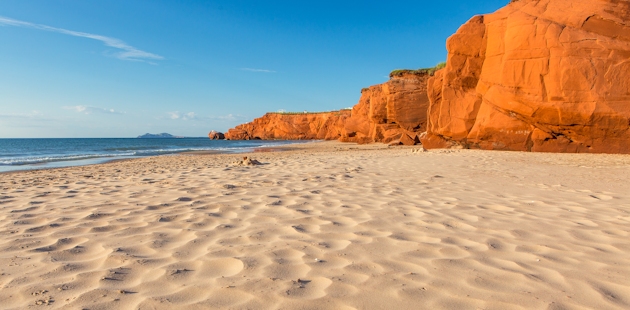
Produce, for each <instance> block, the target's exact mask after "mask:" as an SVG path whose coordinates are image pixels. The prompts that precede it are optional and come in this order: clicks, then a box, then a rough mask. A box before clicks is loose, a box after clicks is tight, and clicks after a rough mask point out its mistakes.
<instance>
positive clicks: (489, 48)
mask: <svg viewBox="0 0 630 310" xmlns="http://www.w3.org/2000/svg"><path fill="white" fill-rule="evenodd" d="M447 49H448V60H447V66H446V68H445V69H443V70H441V71H438V72H437V73H436V74H435V76H434V77H433V78H431V79H430V80H429V82H428V94H429V100H430V107H429V111H428V118H429V120H428V125H427V134H426V136H424V137H423V138H422V143H423V145H424V146H425V147H426V148H441V147H451V146H455V145H461V146H463V147H470V148H481V149H492V150H517V151H540V152H592V153H630V1H622V0H597V1H595V0H520V1H513V2H512V3H511V4H510V5H508V6H507V7H505V8H503V9H501V10H499V11H497V12H495V13H493V14H488V15H484V16H477V17H474V18H473V19H471V20H470V21H469V22H468V23H466V24H465V25H463V26H462V27H461V28H460V29H459V30H458V31H457V33H456V34H455V35H453V36H452V37H450V38H449V39H448V41H447Z"/></svg>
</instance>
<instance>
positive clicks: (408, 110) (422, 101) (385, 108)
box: [225, 73, 429, 145]
mask: <svg viewBox="0 0 630 310" xmlns="http://www.w3.org/2000/svg"><path fill="white" fill-rule="evenodd" d="M428 78H429V75H428V74H411V73H406V74H400V75H399V76H394V77H392V78H391V80H389V81H388V82H387V83H384V84H379V85H375V86H372V87H370V88H367V89H364V90H363V91H362V94H361V99H360V100H359V103H358V104H357V105H356V106H354V108H352V111H347V110H343V111H336V112H330V113H311V114H309V113H306V114H302V113H296V114H279V113H267V114H266V115H265V116H263V117H261V118H257V119H255V120H254V121H253V122H251V123H247V124H243V125H239V126H237V127H236V128H233V129H230V130H229V131H228V132H227V133H226V134H225V137H226V139H229V140H250V139H262V140H272V139H283V140H285V139H286V140H310V139H318V140H321V139H324V140H336V139H339V140H341V141H344V142H357V143H371V142H384V143H389V142H392V141H394V140H397V141H400V143H401V144H405V145H413V144H416V143H419V142H420V139H419V136H418V135H419V133H421V132H423V131H425V130H426V122H427V114H426V111H427V108H428V105H429V99H428V97H427V93H426V92H427V86H426V85H427V80H428Z"/></svg>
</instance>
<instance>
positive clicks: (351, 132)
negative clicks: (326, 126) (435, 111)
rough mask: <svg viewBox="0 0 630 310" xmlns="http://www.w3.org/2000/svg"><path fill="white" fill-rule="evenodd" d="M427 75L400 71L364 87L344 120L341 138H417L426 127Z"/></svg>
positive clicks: (361, 140)
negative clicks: (350, 113)
mask: <svg viewBox="0 0 630 310" xmlns="http://www.w3.org/2000/svg"><path fill="white" fill-rule="evenodd" d="M428 78H429V73H416V74H414V73H402V74H399V75H393V76H391V79H390V80H389V81H388V82H386V83H383V84H379V85H374V86H371V87H369V88H367V89H364V90H363V91H362V92H361V99H360V100H359V103H358V104H357V105H355V106H354V107H353V108H352V116H351V117H350V118H349V119H348V120H347V121H346V123H345V126H344V134H343V137H342V138H341V141H346V142H358V143H371V142H384V143H390V142H392V141H394V140H400V141H401V143H403V144H415V143H417V142H419V141H420V140H419V138H418V135H419V134H420V133H421V132H423V131H425V130H426V122H427V108H428V106H429V99H428V97H427V80H428Z"/></svg>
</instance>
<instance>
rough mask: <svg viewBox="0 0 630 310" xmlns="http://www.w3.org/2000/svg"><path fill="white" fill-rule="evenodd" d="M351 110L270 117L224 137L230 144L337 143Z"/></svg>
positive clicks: (272, 114)
mask: <svg viewBox="0 0 630 310" xmlns="http://www.w3.org/2000/svg"><path fill="white" fill-rule="evenodd" d="M348 117H350V111H349V110H341V111H333V112H323V113H267V114H265V115H264V116H262V117H260V118H257V119H255V120H254V121H252V122H251V123H247V124H242V125H238V126H236V127H235V128H232V129H230V130H228V132H227V133H225V138H226V139H228V140H254V139H261V140H276V139H282V140H336V139H339V138H340V137H341V135H342V130H343V125H344V122H345V120H346V119H347V118H348Z"/></svg>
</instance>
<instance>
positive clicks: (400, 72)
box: [389, 62, 446, 78]
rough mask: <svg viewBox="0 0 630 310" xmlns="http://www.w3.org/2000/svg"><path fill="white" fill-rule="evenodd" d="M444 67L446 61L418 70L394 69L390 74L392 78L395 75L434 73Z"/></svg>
mask: <svg viewBox="0 0 630 310" xmlns="http://www.w3.org/2000/svg"><path fill="white" fill-rule="evenodd" d="M444 67H446V62H441V63H439V64H437V65H436V66H435V67H433V68H422V69H418V70H410V69H396V70H394V71H392V72H391V73H390V74H389V77H390V78H393V77H401V76H403V75H404V74H415V75H430V76H432V75H434V74H435V71H438V70H440V69H443V68H444Z"/></svg>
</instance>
